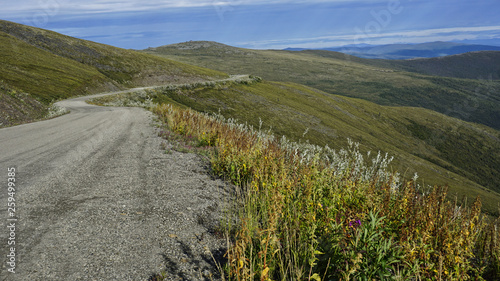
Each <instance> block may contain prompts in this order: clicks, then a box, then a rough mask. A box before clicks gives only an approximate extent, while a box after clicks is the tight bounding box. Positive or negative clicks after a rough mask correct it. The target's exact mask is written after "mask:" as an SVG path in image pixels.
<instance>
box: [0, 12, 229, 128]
mask: <svg viewBox="0 0 500 281" xmlns="http://www.w3.org/2000/svg"><path fill="white" fill-rule="evenodd" d="M0 62H1V64H0V81H2V85H3V86H5V87H10V88H15V89H17V91H19V92H23V93H27V94H29V95H30V98H34V99H36V100H38V101H39V102H41V103H42V104H44V105H45V106H47V105H48V104H49V103H51V102H53V101H54V100H57V99H63V98H68V97H71V96H75V95H85V94H91V93H95V92H99V91H105V90H115V89H121V88H129V87H135V86H146V85H162V84H167V83H172V82H190V81H204V80H211V79H218V78H221V77H227V75H226V74H224V73H221V72H218V71H214V70H208V69H204V68H201V67H196V66H190V65H187V64H184V63H179V62H175V61H172V60H168V59H165V58H159V57H157V56H152V55H147V54H144V53H140V52H136V51H131V50H124V49H120V48H115V47H111V46H107V45H102V44H97V43H93V42H89V41H85V40H80V39H76V38H72V37H68V36H64V35H61V34H58V33H55V32H51V31H47V30H42V29H38V28H33V27H29V26H24V25H20V24H16V23H12V22H7V21H1V20H0ZM3 101H4V102H5V103H7V104H9V103H10V101H11V100H9V99H5V98H4V99H3ZM6 106H8V105H6ZM2 112H7V110H5V109H2ZM18 113H19V112H17V113H15V114H18ZM39 113H40V112H39V111H38V110H35V111H31V110H28V109H26V110H25V111H23V113H22V114H21V115H22V116H24V117H22V116H18V117H19V118H20V119H19V118H17V117H16V118H17V119H18V120H22V119H26V120H28V119H33V118H35V115H38V114H39ZM13 114H14V113H13ZM2 118H3V119H4V120H8V119H9V120H10V119H12V118H14V117H12V116H11V117H8V116H2ZM4 125H8V124H4Z"/></svg>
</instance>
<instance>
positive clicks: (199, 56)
mask: <svg viewBox="0 0 500 281" xmlns="http://www.w3.org/2000/svg"><path fill="white" fill-rule="evenodd" d="M144 52H146V53H150V54H156V55H158V56H162V57H165V58H169V59H173V60H177V61H182V62H186V63H190V64H194V65H198V66H203V67H209V68H213V69H216V70H219V71H224V72H227V73H251V74H254V75H258V76H261V77H263V78H264V79H266V80H271V81H282V82H287V81H293V82H296V83H299V84H303V85H307V86H311V87H313V88H317V89H320V90H323V91H325V92H327V93H331V94H337V95H342V96H347V97H355V98H362V99H365V100H368V101H372V102H375V103H377V104H380V105H389V106H416V107H423V108H427V109H431V110H434V111H437V112H440V113H443V114H446V115H448V116H451V117H456V118H460V119H462V120H464V121H469V122H475V123H480V124H484V125H487V126H490V127H492V128H496V129H500V99H499V98H498V96H497V94H496V93H498V92H499V90H500V81H497V80H493V81H490V80H487V81H485V80H478V79H474V80H473V79H459V78H451V77H439V76H431V75H427V74H420V73H413V72H407V71H403V70H401V67H402V66H399V69H398V68H397V67H394V66H393V65H391V64H389V63H388V62H387V61H384V62H382V63H381V62H379V60H368V59H361V58H357V57H353V56H349V55H346V54H342V53H338V52H331V51H312V50H308V51H301V52H294V51H281V50H249V49H242V48H235V47H231V46H227V45H223V44H219V43H215V42H186V43H180V44H174V45H167V46H162V47H157V48H149V49H146V50H144Z"/></svg>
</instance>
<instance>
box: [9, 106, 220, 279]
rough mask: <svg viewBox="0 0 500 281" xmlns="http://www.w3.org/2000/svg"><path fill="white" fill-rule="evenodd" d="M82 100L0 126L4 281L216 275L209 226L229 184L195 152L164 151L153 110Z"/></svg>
mask: <svg viewBox="0 0 500 281" xmlns="http://www.w3.org/2000/svg"><path fill="white" fill-rule="evenodd" d="M87 98H89V97H85V98H76V99H72V100H66V101H63V102H60V103H59V105H60V106H64V107H66V108H68V109H70V110H71V113H70V114H66V115H64V116H61V117H58V118H55V119H51V120H46V121H41V122H37V123H32V124H26V125H21V126H16V127H11V128H5V129H1V130H0V144H1V145H0V182H1V183H2V184H1V188H0V195H1V199H0V221H1V230H0V235H1V237H0V238H1V239H0V243H1V244H0V251H1V252H0V254H1V258H0V260H1V261H2V265H1V272H0V280H148V279H149V278H150V276H152V275H153V274H155V273H159V272H161V271H165V272H166V276H167V278H166V280H211V278H213V279H214V280H216V279H217V270H216V268H215V265H214V262H213V260H212V257H211V254H210V253H209V252H208V250H210V252H211V253H212V254H213V255H214V256H216V257H221V256H222V255H223V254H224V248H225V241H224V240H223V239H221V238H220V237H218V236H217V235H216V234H214V231H213V230H214V228H215V227H216V225H217V224H218V222H219V221H220V218H221V212H220V210H221V209H222V208H223V205H224V202H227V200H228V199H227V194H228V192H227V189H228V186H227V185H226V184H225V183H224V182H222V181H220V180H216V179H212V178H211V177H210V176H209V175H208V173H207V169H208V168H207V167H206V164H204V163H203V161H201V160H200V158H199V157H198V156H197V155H194V154H184V153H178V152H172V153H171V154H165V153H164V152H163V150H162V149H161V143H162V142H165V140H162V139H161V138H159V137H158V136H157V132H156V129H155V127H154V126H153V125H154V124H153V123H154V121H153V116H152V114H151V113H150V112H147V111H146V110H143V109H140V108H118V107H97V106H92V105H89V104H86V103H85V101H84V100H85V99H87ZM167 145H168V144H167ZM11 167H14V168H15V169H16V171H15V175H14V176H12V175H11V178H12V177H13V178H15V184H16V190H15V194H8V193H7V191H8V190H7V186H8V184H7V182H8V178H9V175H8V168H11ZM11 181H12V180H11ZM8 197H13V198H14V199H15V203H16V206H15V207H16V208H15V213H13V212H12V213H13V215H15V216H14V217H9V212H8V207H7V204H8V202H7V200H8ZM10 211H13V210H10ZM9 218H16V219H17V221H9V220H8V219H9ZM12 225H15V228H14V227H10V228H9V227H8V226H12ZM12 237H13V238H12ZM9 238H10V239H11V240H8V239H9ZM10 241H14V242H15V245H10V246H9V244H8V243H9V242H10ZM11 247H14V248H15V249H14V251H13V253H14V254H15V258H14V259H15V273H11V272H9V271H8V270H9V269H11V270H12V265H13V264H8V262H9V260H11V259H10V258H8V257H7V255H12V251H11V250H12V249H10V248H11Z"/></svg>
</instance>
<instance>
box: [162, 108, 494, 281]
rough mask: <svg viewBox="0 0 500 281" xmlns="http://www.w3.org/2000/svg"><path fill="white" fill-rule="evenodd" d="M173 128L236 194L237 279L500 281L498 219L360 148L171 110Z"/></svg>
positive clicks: (165, 111) (230, 219)
mask: <svg viewBox="0 0 500 281" xmlns="http://www.w3.org/2000/svg"><path fill="white" fill-rule="evenodd" d="M153 111H154V112H155V113H156V114H157V115H158V116H159V118H160V119H161V120H162V121H163V122H164V124H165V126H167V128H168V129H169V130H170V131H171V132H173V133H175V134H177V135H179V136H183V137H186V138H189V139H190V140H195V141H194V142H195V143H197V144H198V146H199V147H207V148H210V149H209V151H211V152H210V163H211V167H212V170H213V173H214V174H215V175H217V176H220V177H223V178H226V179H227V180H230V181H232V182H233V183H234V184H235V185H236V186H237V189H238V190H237V202H235V204H234V205H233V206H231V208H232V209H231V210H229V211H228V212H227V214H228V215H227V221H225V222H223V225H225V235H226V238H227V241H228V250H227V253H226V258H227V262H226V263H225V264H224V265H222V266H221V270H222V271H223V272H222V273H223V277H224V279H227V280H305V279H307V280H373V279H376V280H391V279H392V280H469V279H474V280H498V278H499V277H500V271H499V269H500V247H499V245H498V235H499V229H498V223H499V221H498V219H496V220H495V219H491V218H488V217H486V216H484V215H482V213H481V200H480V199H479V198H477V199H476V200H475V201H474V202H473V203H472V204H471V205H470V207H469V206H468V205H466V204H464V203H465V202H460V201H458V200H454V201H450V200H448V199H447V197H446V194H447V188H446V187H439V186H436V187H434V188H425V187H422V186H420V185H419V184H418V183H417V178H418V176H417V175H416V174H415V176H414V177H413V179H411V180H404V179H402V178H401V176H400V175H399V174H398V173H397V172H393V171H391V170H390V169H388V166H389V164H390V162H391V160H392V158H391V157H389V156H388V155H387V154H385V155H384V154H381V153H375V154H371V153H362V152H360V149H359V145H358V144H357V143H355V142H353V141H351V140H349V141H348V145H347V146H346V148H345V149H340V150H334V149H331V148H329V147H328V146H324V147H320V146H316V145H312V144H308V143H299V142H293V141H290V140H288V139H287V138H285V137H282V138H277V137H275V136H274V135H273V134H271V133H270V132H269V131H263V130H261V129H256V128H254V127H252V126H249V125H244V124H239V123H238V122H237V121H236V120H235V119H225V118H224V117H223V116H221V115H218V114H211V115H210V114H202V113H199V112H196V111H193V110H191V109H185V108H181V107H179V106H175V105H171V104H162V105H159V106H157V107H155V108H154V109H153Z"/></svg>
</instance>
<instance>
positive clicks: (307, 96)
mask: <svg viewBox="0 0 500 281" xmlns="http://www.w3.org/2000/svg"><path fill="white" fill-rule="evenodd" d="M128 96H129V97H131V98H133V99H136V98H138V97H141V98H142V99H143V100H146V99H147V97H146V96H145V95H137V94H128ZM148 96H149V97H152V98H153V100H154V101H156V102H159V103H174V104H177V105H183V106H188V107H191V108H193V109H195V110H197V111H201V112H219V111H220V112H221V113H222V114H223V115H224V116H225V117H228V118H229V117H231V118H237V119H238V120H240V121H241V122H248V124H250V125H253V126H254V127H256V128H258V127H259V126H260V121H261V120H262V123H263V128H264V129H266V128H269V127H272V132H273V133H275V134H276V135H278V136H281V135H285V136H287V137H288V138H289V139H291V140H293V141H302V142H304V141H306V140H307V141H309V142H310V143H313V144H318V145H328V146H330V147H332V148H340V147H347V138H351V139H353V140H354V141H356V142H360V143H361V150H362V151H363V152H364V153H366V152H367V151H369V150H370V151H372V152H377V151H379V150H380V151H382V152H388V153H389V154H390V155H393V156H395V161H394V166H393V169H394V170H397V171H400V172H401V173H402V174H404V176H405V177H406V178H411V177H412V176H413V175H414V173H415V172H418V174H419V175H420V177H421V179H422V180H423V182H421V183H424V185H427V184H428V185H445V184H449V185H450V194H451V195H452V196H454V195H458V196H459V198H461V197H462V196H468V197H469V199H470V200H469V202H472V200H473V198H475V197H476V196H477V195H481V197H482V198H483V201H484V205H485V209H486V210H487V211H489V212H491V213H496V212H497V204H498V202H500V195H499V193H497V192H500V189H499V187H500V182H499V180H498V179H499V178H500V174H499V170H498V169H497V167H499V166H500V133H499V132H498V131H496V130H493V129H491V128H488V127H486V126H482V125H476V124H472V123H467V122H464V121H461V120H459V119H455V118H451V117H448V116H445V115H443V114H439V113H436V112H433V111H431V110H427V109H422V108H410V107H389V106H380V105H377V104H374V103H372V102H368V101H364V100H360V99H353V98H347V97H342V96H338V95H331V94H327V93H325V92H322V91H319V90H315V89H312V88H309V87H306V86H302V85H298V84H293V83H285V82H254V83H235V84H233V83H227V84H218V85H211V86H208V87H207V86H206V85H205V86H200V87H196V88H193V87H186V88H181V89H179V88H159V89H157V90H154V91H149V92H148ZM105 101H107V102H109V98H105ZM492 190H493V191H492Z"/></svg>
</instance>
